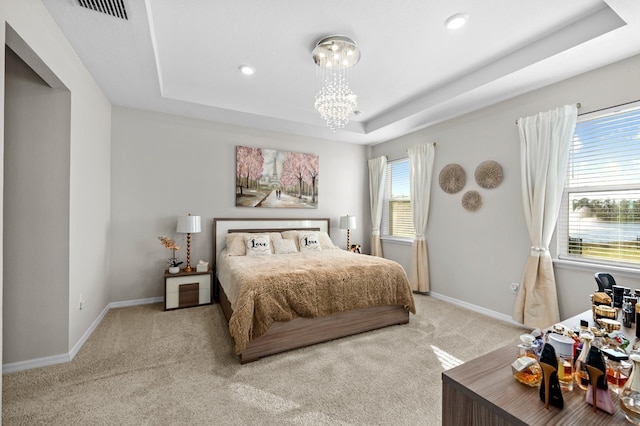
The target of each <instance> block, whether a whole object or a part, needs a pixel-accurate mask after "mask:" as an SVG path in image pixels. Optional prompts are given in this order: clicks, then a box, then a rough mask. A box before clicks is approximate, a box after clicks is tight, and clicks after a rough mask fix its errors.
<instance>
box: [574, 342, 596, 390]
mask: <svg viewBox="0 0 640 426" xmlns="http://www.w3.org/2000/svg"><path fill="white" fill-rule="evenodd" d="M594 337H595V336H594V335H593V333H592V332H590V331H582V332H581V333H580V341H581V342H582V349H580V355H579V356H578V358H577V359H576V364H575V368H574V370H573V371H574V373H573V378H574V381H575V382H576V385H578V387H579V388H580V389H582V390H583V391H586V390H587V387H588V386H589V371H588V370H587V355H588V354H589V349H591V342H593V339H594Z"/></svg>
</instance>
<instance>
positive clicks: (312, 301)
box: [213, 218, 415, 363]
mask: <svg viewBox="0 0 640 426" xmlns="http://www.w3.org/2000/svg"><path fill="white" fill-rule="evenodd" d="M329 229H330V223H329V219H227V218H218V219H214V220H213V234H214V235H213V246H214V247H213V253H214V260H213V269H214V271H215V276H216V280H215V289H214V297H215V298H216V299H217V300H218V301H219V303H220V306H221V308H222V311H223V312H224V315H225V318H226V319H227V322H228V324H229V333H230V335H231V337H232V339H233V341H234V350H235V352H236V354H237V355H238V357H239V359H240V362H241V363H247V362H251V361H255V360H257V359H259V358H261V357H264V356H268V355H273V354H276V353H280V352H284V351H287V350H291V349H295V348H299V347H303V346H308V345H312V344H316V343H320V342H325V341H328V340H333V339H337V338H340V337H345V336H349V335H353V334H357V333H362V332H365V331H370V330H375V329H379V328H382V327H387V326H391V325H398V324H406V323H408V322H409V313H410V312H411V313H415V305H414V301H413V295H412V291H411V288H410V285H409V282H408V280H407V277H406V274H405V272H404V270H403V269H402V267H401V266H400V265H399V264H397V263H396V262H393V261H391V260H387V259H382V258H378V257H373V256H367V255H361V254H356V253H352V252H348V251H346V250H342V249H339V248H337V247H335V246H334V245H333V242H332V241H331V239H330V237H329ZM245 237H246V238H245ZM267 240H268V243H267ZM285 240H289V241H285ZM247 244H248V245H247ZM292 246H295V249H293V248H292ZM247 247H248V248H247ZM243 250H244V251H243ZM256 250H257V251H260V250H263V254H265V255H254V254H256V253H255V251H256ZM265 250H269V251H270V252H271V253H266V251H265ZM258 254H260V253H258Z"/></svg>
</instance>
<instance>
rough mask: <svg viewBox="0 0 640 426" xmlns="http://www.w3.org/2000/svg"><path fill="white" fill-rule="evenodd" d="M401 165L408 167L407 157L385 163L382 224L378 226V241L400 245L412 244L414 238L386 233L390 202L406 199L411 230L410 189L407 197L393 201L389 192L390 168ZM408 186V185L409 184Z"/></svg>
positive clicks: (387, 230)
mask: <svg viewBox="0 0 640 426" xmlns="http://www.w3.org/2000/svg"><path fill="white" fill-rule="evenodd" d="M401 163H407V166H409V167H410V164H409V158H408V157H405V158H399V159H397V160H392V161H388V162H387V175H386V179H385V182H384V185H385V189H384V196H383V199H382V202H383V206H382V223H381V225H380V239H381V240H385V241H393V242H396V243H401V244H412V243H413V240H414V238H415V237H408V236H404V235H391V234H389V233H388V232H389V229H390V222H389V221H390V218H389V212H390V210H391V208H390V207H391V206H390V203H391V202H392V201H406V199H407V198H408V201H409V206H410V212H411V229H413V210H412V207H411V191H410V188H409V194H408V196H407V197H401V198H398V199H394V198H392V197H391V196H390V192H391V189H390V185H391V176H392V168H393V166H394V165H397V164H401ZM407 178H408V177H407ZM409 185H410V183H409ZM414 235H415V234H414Z"/></svg>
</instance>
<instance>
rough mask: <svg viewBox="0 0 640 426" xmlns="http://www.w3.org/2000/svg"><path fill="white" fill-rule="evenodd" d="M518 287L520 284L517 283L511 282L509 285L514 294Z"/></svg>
mask: <svg viewBox="0 0 640 426" xmlns="http://www.w3.org/2000/svg"><path fill="white" fill-rule="evenodd" d="M519 288H520V284H518V283H511V284H510V285H509V289H511V293H514V294H515V293H517V292H518V289H519Z"/></svg>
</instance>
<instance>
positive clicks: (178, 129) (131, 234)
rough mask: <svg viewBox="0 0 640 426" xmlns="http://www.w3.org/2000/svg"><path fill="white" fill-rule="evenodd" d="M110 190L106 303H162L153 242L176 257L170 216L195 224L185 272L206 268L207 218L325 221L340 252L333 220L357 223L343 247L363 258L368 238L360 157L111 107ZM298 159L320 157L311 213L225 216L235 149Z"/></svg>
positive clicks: (291, 139) (330, 146) (340, 235)
mask: <svg viewBox="0 0 640 426" xmlns="http://www.w3.org/2000/svg"><path fill="white" fill-rule="evenodd" d="M112 118H113V130H112V135H113V141H112V181H111V188H112V192H111V194H112V195H111V205H112V209H111V217H112V225H113V226H112V230H111V245H112V251H111V261H112V267H111V279H110V283H111V284H110V288H109V290H110V291H109V299H110V300H112V301H120V300H135V299H144V298H150V297H157V296H162V295H163V294H164V293H163V285H164V284H163V279H162V274H163V270H164V269H165V267H166V260H167V259H168V258H169V256H170V252H169V250H167V249H166V248H164V247H162V246H161V245H160V242H159V241H158V239H157V237H158V236H159V235H161V234H166V235H168V236H170V237H173V238H175V239H176V241H177V242H178V243H179V245H181V246H182V247H183V249H181V250H180V251H179V252H178V256H179V257H180V258H181V259H182V260H184V258H185V257H186V254H185V252H186V251H185V249H184V247H185V245H186V244H185V241H184V235H182V234H177V233H176V232H175V229H176V220H177V217H178V216H181V215H186V214H187V213H192V214H194V215H200V216H202V222H203V223H202V225H203V228H202V233H199V234H195V235H193V236H192V244H191V263H192V266H193V264H195V263H197V261H198V260H200V259H203V260H208V261H211V251H212V244H213V240H212V237H211V232H212V228H211V224H212V219H213V218H215V217H314V218H325V217H326V218H330V219H331V236H332V238H333V240H334V241H335V242H336V243H337V244H339V245H340V246H344V245H346V231H343V230H340V229H338V218H339V217H340V216H342V215H345V214H347V213H348V214H350V215H355V216H356V217H357V221H358V224H357V228H356V229H355V230H353V231H352V234H351V242H353V243H362V244H363V247H365V250H368V247H369V238H368V237H367V238H364V237H363V235H364V232H365V231H364V230H368V229H370V214H369V208H368V205H369V204H368V195H367V194H368V193H369V189H368V177H367V173H368V169H367V158H368V149H367V148H366V147H364V146H359V145H353V144H344V143H337V142H331V141H327V140H321V139H311V138H301V137H298V136H293V135H287V134H282V133H275V132H265V131H257V130H253V129H248V128H243V127H235V126H228V125H223V124H216V123H211V122H206V121H202V120H193V119H187V118H182V117H177V116H171V115H166V114H159V113H153V112H145V111H140V110H135V109H129V108H122V107H114V108H113V113H112ZM238 145H243V146H252V147H260V148H271V149H278V150H284V151H298V152H306V153H312V154H317V155H319V157H320V175H319V185H318V191H319V193H318V197H319V198H318V208H317V209H282V208H271V209H269V208H247V207H235V147H236V146H238Z"/></svg>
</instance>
